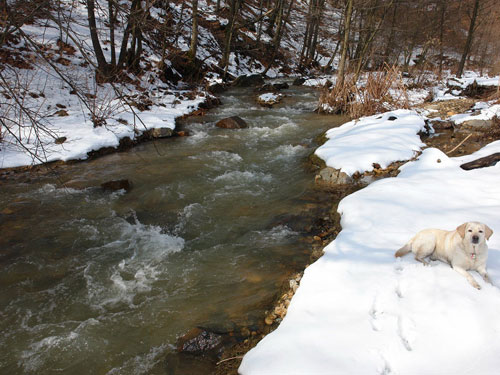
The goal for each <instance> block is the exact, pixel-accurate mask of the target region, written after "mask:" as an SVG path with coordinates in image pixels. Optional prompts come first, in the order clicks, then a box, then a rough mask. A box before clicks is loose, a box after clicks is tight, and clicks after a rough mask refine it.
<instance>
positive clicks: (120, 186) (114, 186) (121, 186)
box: [101, 179, 132, 192]
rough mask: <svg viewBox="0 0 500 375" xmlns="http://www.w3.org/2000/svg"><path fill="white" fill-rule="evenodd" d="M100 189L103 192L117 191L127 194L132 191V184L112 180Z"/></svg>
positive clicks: (127, 181)
mask: <svg viewBox="0 0 500 375" xmlns="http://www.w3.org/2000/svg"><path fill="white" fill-rule="evenodd" d="M101 188H102V190H104V191H118V190H125V191H126V192H129V191H130V190H131V189H132V183H131V182H130V181H129V180H126V179H124V180H112V181H107V182H104V183H102V184H101Z"/></svg>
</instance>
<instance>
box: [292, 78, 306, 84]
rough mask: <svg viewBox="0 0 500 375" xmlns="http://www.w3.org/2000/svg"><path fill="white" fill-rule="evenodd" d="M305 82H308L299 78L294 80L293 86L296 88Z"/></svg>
mask: <svg viewBox="0 0 500 375" xmlns="http://www.w3.org/2000/svg"><path fill="white" fill-rule="evenodd" d="M305 81H306V79H305V78H304V77H298V78H295V79H294V80H293V83H292V85H294V86H302V85H303V84H304V82H305Z"/></svg>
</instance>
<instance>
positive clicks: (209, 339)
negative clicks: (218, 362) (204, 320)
mask: <svg viewBox="0 0 500 375" xmlns="http://www.w3.org/2000/svg"><path fill="white" fill-rule="evenodd" d="M222 343H223V340H222V335H218V334H216V333H214V332H209V331H206V330H203V329H201V328H193V329H191V330H190V331H189V332H188V333H186V334H185V335H184V336H182V337H181V338H179V339H178V340H177V351H178V352H180V353H193V354H200V353H207V352H210V351H214V350H218V349H220V348H221V346H222Z"/></svg>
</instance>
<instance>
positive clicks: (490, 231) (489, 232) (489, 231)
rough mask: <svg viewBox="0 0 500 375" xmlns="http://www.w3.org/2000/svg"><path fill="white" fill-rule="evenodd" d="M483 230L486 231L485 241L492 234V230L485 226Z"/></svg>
mask: <svg viewBox="0 0 500 375" xmlns="http://www.w3.org/2000/svg"><path fill="white" fill-rule="evenodd" d="M484 229H485V230H486V239H487V240H489V239H490V237H491V235H492V234H493V230H492V229H491V228H490V227H489V226H487V225H485V226H484Z"/></svg>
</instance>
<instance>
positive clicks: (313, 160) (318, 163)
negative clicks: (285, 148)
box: [307, 152, 326, 169]
mask: <svg viewBox="0 0 500 375" xmlns="http://www.w3.org/2000/svg"><path fill="white" fill-rule="evenodd" d="M307 160H308V161H309V163H310V164H311V165H312V166H314V167H315V168H318V169H323V168H325V167H326V163H325V161H324V160H323V159H321V158H320V157H319V156H318V155H316V154H315V153H314V152H313V153H312V154H311V155H309V156H308V158H307Z"/></svg>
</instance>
